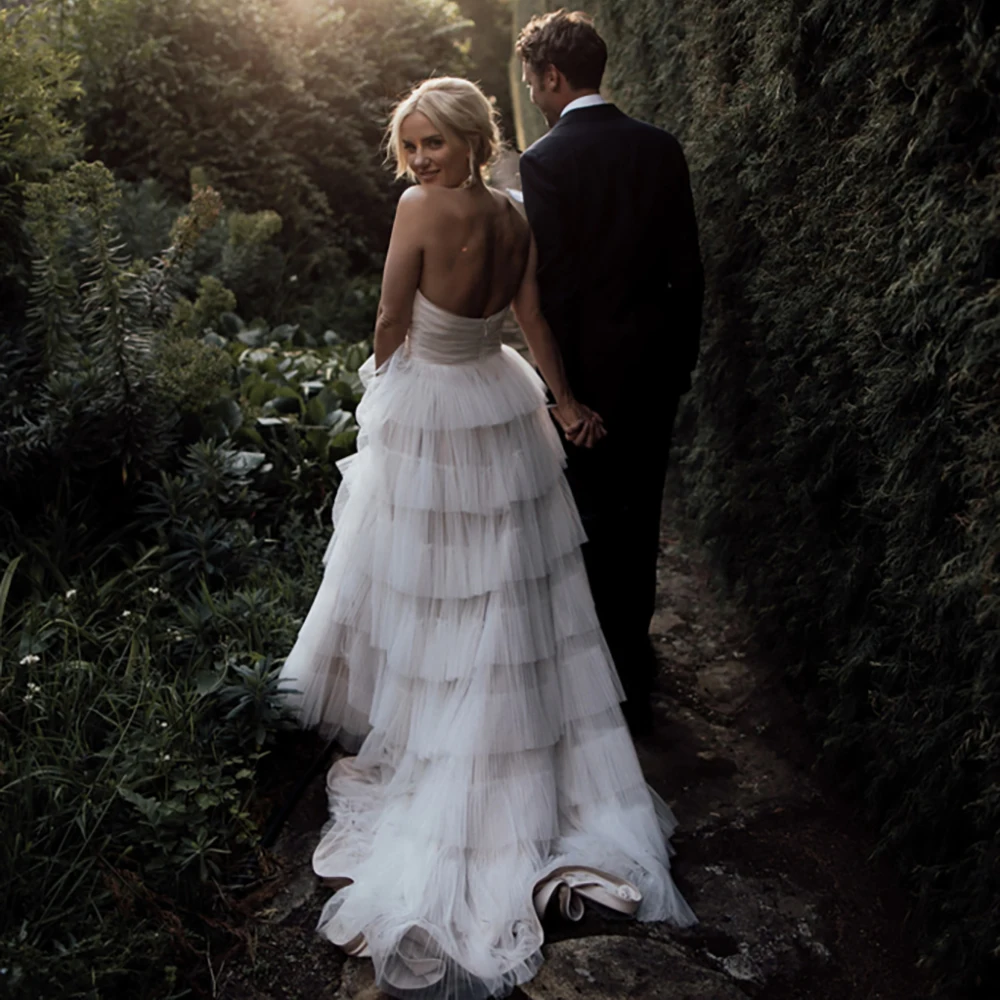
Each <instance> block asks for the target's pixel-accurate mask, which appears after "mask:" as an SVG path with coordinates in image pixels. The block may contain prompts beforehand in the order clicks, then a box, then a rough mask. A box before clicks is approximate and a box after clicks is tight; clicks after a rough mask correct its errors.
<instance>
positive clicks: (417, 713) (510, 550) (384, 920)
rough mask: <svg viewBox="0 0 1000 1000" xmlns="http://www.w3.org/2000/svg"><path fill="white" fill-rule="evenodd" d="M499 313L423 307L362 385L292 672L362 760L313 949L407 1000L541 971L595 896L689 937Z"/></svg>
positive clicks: (448, 996)
mask: <svg viewBox="0 0 1000 1000" xmlns="http://www.w3.org/2000/svg"><path fill="white" fill-rule="evenodd" d="M506 315H507V310H504V311H503V312H501V313H497V314H496V315H493V316H490V317H488V318H486V319H469V318H466V317H462V316H458V315H455V314H454V313H450V312H447V311H445V310H443V309H441V308H439V307H438V306H436V305H434V304H433V303H431V302H430V301H429V300H428V299H426V298H425V297H424V296H423V295H421V294H420V293H419V292H418V293H417V296H416V300H415V303H414V310H413V319H412V323H411V328H410V332H409V335H408V337H407V340H406V342H405V343H404V345H403V346H402V347H401V348H400V349H399V350H398V351H396V353H395V354H394V355H393V356H392V357H391V358H390V359H389V360H388V361H387V362H386V363H385V364H384V365H383V366H382V368H381V369H380V370H379V371H378V372H377V373H376V372H375V370H374V361H373V359H369V361H368V362H367V363H366V365H365V366H364V367H363V368H362V370H361V374H362V378H363V380H364V381H365V383H366V388H365V392H364V395H363V397H362V400H361V402H360V404H359V406H358V411H357V417H358V423H359V425H360V428H361V431H360V436H359V439H358V451H357V454H356V455H354V456H352V457H351V458H349V459H347V460H345V461H344V462H342V463H340V468H341V470H342V472H343V482H342V485H341V486H340V489H339V491H338V494H337V501H336V504H335V508H334V523H335V532H334V535H333V538H332V540H331V542H330V545H329V547H328V549H327V553H326V556H325V557H324V561H325V574H324V578H323V582H322V585H321V587H320V590H319V592H318V594H317V596H316V599H315V602H314V603H313V605H312V608H311V610H310V612H309V615H308V617H307V618H306V620H305V623H304V624H303V626H302V629H301V632H300V633H299V637H298V640H297V641H296V644H295V646H294V648H293V649H292V652H291V653H290V655H289V657H288V659H287V661H286V663H285V665H284V667H283V669H282V672H281V677H282V679H283V681H284V682H285V686H286V688H293V689H295V692H296V693H292V694H290V695H289V696H288V698H289V702H290V703H291V705H292V706H293V708H294V709H295V710H296V712H297V714H298V717H299V720H300V721H301V723H302V724H303V725H304V726H310V727H311V726H317V727H319V728H320V730H321V731H323V732H325V733H328V734H329V735H331V736H336V737H337V738H338V739H339V741H340V742H341V743H342V744H343V745H345V746H346V747H348V748H349V749H357V756H356V757H354V758H349V759H345V760H344V761H340V762H338V763H337V764H335V765H334V766H333V768H331V770H330V773H329V776H328V782H327V786H328V792H329V804H330V815H331V821H330V822H329V823H328V824H327V826H326V827H324V833H323V835H322V838H321V840H320V843H319V845H318V847H317V848H316V850H315V854H314V856H313V866H314V869H315V871H316V872H317V874H319V875H320V876H322V877H323V878H324V879H327V880H329V883H330V885H331V886H333V887H340V888H338V891H336V893H335V894H334V895H333V896H332V898H331V899H330V900H329V902H328V903H327V904H326V906H325V907H324V909H323V912H322V915H321V918H320V921H319V930H320V932H321V933H322V934H323V935H325V936H326V937H327V938H329V939H330V940H331V941H333V942H334V943H336V944H338V945H340V946H342V947H344V948H345V949H346V950H347V951H348V952H350V953H353V954H362V955H370V956H371V958H372V960H373V962H374V965H375V972H376V982H377V983H378V985H379V987H380V988H381V989H382V990H384V991H385V992H388V993H391V994H393V995H396V996H404V997H428V998H430V997H433V998H435V1000H470V998H472V1000H475V998H484V997H487V996H502V995H505V994H506V993H508V992H510V990H511V989H513V987H514V986H515V985H516V984H518V983H520V982H523V981H525V980H526V979H529V978H531V976H532V975H534V973H535V972H536V971H537V969H538V967H539V966H540V964H541V961H542V956H541V951H540V948H541V945H542V942H543V933H542V925H541V922H540V919H539V912H540V911H542V910H544V908H545V906H546V905H547V904H548V903H549V901H550V900H555V901H557V903H558V907H559V909H560V910H561V911H562V913H563V915H564V916H568V917H571V918H578V917H579V916H580V914H581V911H582V906H581V901H582V898H588V899H592V900H596V901H599V902H602V903H604V904H605V905H606V906H610V907H612V908H615V909H619V910H622V911H624V912H629V913H631V912H636V911H637V912H636V916H637V917H638V918H639V919H640V920H666V921H670V922H672V923H674V924H676V925H680V926H684V925H687V924H691V923H693V922H694V921H695V917H694V914H693V913H692V912H691V910H690V908H689V907H688V905H687V903H686V902H685V901H684V899H683V898H682V897H681V895H680V893H679V892H678V891H677V889H676V888H675V886H674V884H673V881H672V880H671V877H670V873H669V852H670V848H669V847H668V838H669V835H670V833H671V832H672V831H673V828H674V826H675V821H674V819H673V816H672V815H671V813H670V810H669V808H668V807H667V806H666V804H665V803H663V802H662V800H660V799H659V798H658V797H657V796H656V794H655V793H654V792H652V791H651V790H650V789H649V788H648V787H647V785H646V783H645V781H644V779H643V776H642V773H641V771H640V768H639V763H638V760H637V758H636V754H635V750H634V748H633V745H632V742H631V739H630V736H629V733H628V730H627V728H626V726H625V724H624V721H623V717H622V714H621V710H620V707H619V701H620V699H621V697H622V692H621V687H620V685H619V682H618V679H617V676H616V674H615V671H614V669H613V667H612V665H611V661H610V657H609V654H608V650H607V647H606V645H605V642H604V639H603V636H602V634H601V631H600V629H599V627H598V624H597V618H596V616H595V613H594V605H593V601H592V599H591V596H590V590H589V588H588V584H587V577H586V573H585V570H584V565H583V560H582V556H581V552H580V546H581V544H582V543H583V541H584V533H583V529H582V527H581V524H580V520H579V517H578V515H577V511H576V507H575V505H574V503H573V499H572V495H571V494H570V492H569V488H568V486H567V484H566V479H565V477H564V476H563V472H562V468H563V464H564V456H563V450H562V445H561V442H560V440H559V437H558V434H557V433H556V431H555V428H554V426H553V424H552V421H551V419H550V417H549V415H548V413H547V411H546V404H545V395H544V387H543V384H542V382H541V380H540V379H539V377H538V376H537V375H536V374H535V372H534V370H533V369H532V368H531V366H530V365H528V364H527V363H526V362H525V361H524V360H523V359H522V358H521V357H519V356H518V354H517V353H516V352H515V351H514V350H513V349H511V348H510V347H507V346H504V345H502V344H501V339H500V330H501V327H502V326H503V323H504V320H505V317H506ZM341 886H342V887H341Z"/></svg>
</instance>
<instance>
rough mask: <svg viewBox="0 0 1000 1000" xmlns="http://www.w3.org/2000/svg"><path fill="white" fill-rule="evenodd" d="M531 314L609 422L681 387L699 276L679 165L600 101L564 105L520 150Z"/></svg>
mask: <svg viewBox="0 0 1000 1000" xmlns="http://www.w3.org/2000/svg"><path fill="white" fill-rule="evenodd" d="M521 187H522V190H523V192H524V206H525V210H526V212H527V216H528V221H529V222H530V223H531V227H532V230H533V232H534V235H535V240H536V242H537V244H538V255H539V270H538V281H539V288H540V292H541V300H542V310H543V312H544V314H545V317H546V319H547V320H548V321H549V324H550V325H551V327H552V330H553V333H554V334H555V337H556V340H557V341H558V343H559V346H560V348H561V350H562V353H563V359H564V362H565V365H566V371H567V375H568V376H569V380H570V386H571V387H572V389H573V392H574V394H575V395H576V396H577V398H578V399H580V401H581V402H584V403H587V404H588V405H590V406H592V407H593V408H594V409H595V410H597V411H598V412H599V413H600V414H601V415H602V416H603V417H604V419H605V422H606V423H607V424H608V426H609V428H611V427H613V426H616V425H617V426H622V427H624V426H627V425H628V424H631V423H633V422H634V421H635V420H637V419H638V420H642V419H647V418H649V417H650V416H651V415H652V413H653V412H654V411H655V409H656V408H657V406H658V405H660V404H662V400H663V395H664V393H665V392H670V393H674V394H680V393H683V392H686V391H687V390H688V389H689V388H690V387H691V371H692V369H693V368H694V365H695V362H696V361H697V357H698V339H699V332H700V329H701V309H702V298H703V295H704V273H703V270H702V263H701V255H700V252H699V248H698V228H697V225H696V222H695V216H694V204H693V201H692V197H691V184H690V179H689V175H688V167H687V162H686V161H685V158H684V153H683V151H682V149H681V146H680V143H678V141H677V140H676V139H675V138H674V137H673V136H672V135H671V134H670V133H669V132H665V131H663V130H662V129H659V128H655V127H654V126H652V125H647V124H645V123H644V122H640V121H636V120H635V119H634V118H629V117H628V116H627V115H625V114H624V113H623V112H621V111H619V110H618V108H616V107H615V106H614V105H611V104H605V105H598V106H596V107H590V108H580V109H577V110H574V111H570V112H568V113H567V114H566V115H564V116H563V117H562V118H560V120H559V121H558V122H557V123H556V124H555V125H554V126H553V127H552V129H551V130H550V131H549V132H548V133H547V134H546V135H544V136H543V137H542V138H541V139H539V140H538V142H536V143H534V145H532V146H531V147H530V148H529V149H528V150H526V151H525V152H524V154H523V155H522V156H521Z"/></svg>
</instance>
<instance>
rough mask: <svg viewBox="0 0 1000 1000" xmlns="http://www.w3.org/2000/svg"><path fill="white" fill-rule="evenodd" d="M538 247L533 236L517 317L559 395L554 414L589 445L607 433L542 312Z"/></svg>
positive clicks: (566, 429) (581, 442) (570, 433)
mask: <svg viewBox="0 0 1000 1000" xmlns="http://www.w3.org/2000/svg"><path fill="white" fill-rule="evenodd" d="M537 269H538V248H537V247H536V246H535V238H534V236H532V238H531V250H530V251H529V253H528V266H527V267H526V268H525V272H524V278H523V279H522V280H521V287H520V288H519V289H518V291H517V295H516V296H515V297H514V303H513V304H514V317H515V319H516V320H517V322H518V326H520V327H521V332H522V333H523V334H524V339H525V341H527V344H528V349H529V350H530V351H531V356H532V357H533V358H534V360H535V364H536V365H537V366H538V370H539V371H540V372H541V374H542V378H543V379H544V380H545V384H546V385H547V386H548V387H549V389H550V390H551V392H552V395H553V396H554V397H555V401H556V405H555V408H554V409H553V411H552V412H553V416H554V417H555V418H556V420H558V421H559V424H560V426H561V427H562V429H563V432H564V433H565V434H566V437H567V438H568V439H569V441H570V442H571V443H572V444H576V445H581V446H582V447H585V448H589V447H591V446H592V445H593V444H594V443H596V442H597V441H598V440H600V438H602V437H604V435H605V434H606V433H607V432H606V431H605V430H604V425H603V423H602V422H601V418H600V417H599V416H598V415H597V414H596V413H594V411H593V410H591V409H590V408H589V407H587V406H584V405H583V404H582V403H579V402H577V400H576V398H575V397H574V396H573V392H572V390H571V389H570V386H569V380H568V379H567V378H566V368H565V366H564V365H563V359H562V352H561V351H560V350H559V345H558V344H557V343H556V338H555V337H554V336H553V335H552V328H551V327H550V326H549V324H548V321H547V320H546V319H545V317H544V316H543V315H542V305H541V299H540V297H539V294H538V279H537V275H536V272H537Z"/></svg>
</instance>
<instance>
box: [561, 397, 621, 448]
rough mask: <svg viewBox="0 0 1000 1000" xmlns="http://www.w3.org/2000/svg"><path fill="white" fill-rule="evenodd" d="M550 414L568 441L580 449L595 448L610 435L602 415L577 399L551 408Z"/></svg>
mask: <svg viewBox="0 0 1000 1000" xmlns="http://www.w3.org/2000/svg"><path fill="white" fill-rule="evenodd" d="M549 412H550V413H551V414H552V417H553V419H554V420H555V421H556V423H557V424H559V426H560V427H561V428H562V432H563V434H565V435H566V440H567V441H569V443H570V444H573V445H576V446H577V447H578V448H593V447H594V445H595V444H597V442H598V441H600V440H601V438H603V437H605V436H606V435H607V433H608V432H607V430H606V429H605V427H604V421H603V420H602V419H601V417H600V415H599V414H597V413H595V412H594V411H593V410H592V409H591V408H590V407H589V406H584V405H583V403H578V402H577V401H576V400H575V399H571V400H568V401H564V402H562V403H559V404H558V405H556V406H552V407H549Z"/></svg>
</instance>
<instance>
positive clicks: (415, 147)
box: [399, 111, 469, 187]
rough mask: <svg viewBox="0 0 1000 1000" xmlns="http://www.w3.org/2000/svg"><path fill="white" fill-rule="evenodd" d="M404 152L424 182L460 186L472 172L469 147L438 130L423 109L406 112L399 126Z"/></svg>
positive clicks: (416, 173) (418, 177)
mask: <svg viewBox="0 0 1000 1000" xmlns="http://www.w3.org/2000/svg"><path fill="white" fill-rule="evenodd" d="M399 138H400V141H401V142H402V144H403V153H404V154H405V156H406V163H407V166H408V167H409V168H410V170H412V171H413V173H414V174H415V175H416V177H417V180H418V181H419V182H420V183H421V184H436V185H439V186H441V187H460V186H461V185H462V184H463V183H465V181H466V180H467V179H468V176H469V147H468V146H467V145H465V143H463V142H462V141H461V140H459V139H457V138H456V137H455V136H449V135H445V134H444V133H443V132H440V131H438V129H437V128H436V127H435V125H434V123H433V122H432V121H431V120H430V119H429V118H428V117H427V115H425V114H424V113H423V112H422V111H414V112H413V114H411V115H407V116H406V118H405V119H404V120H403V124H402V125H401V126H400V129H399Z"/></svg>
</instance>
